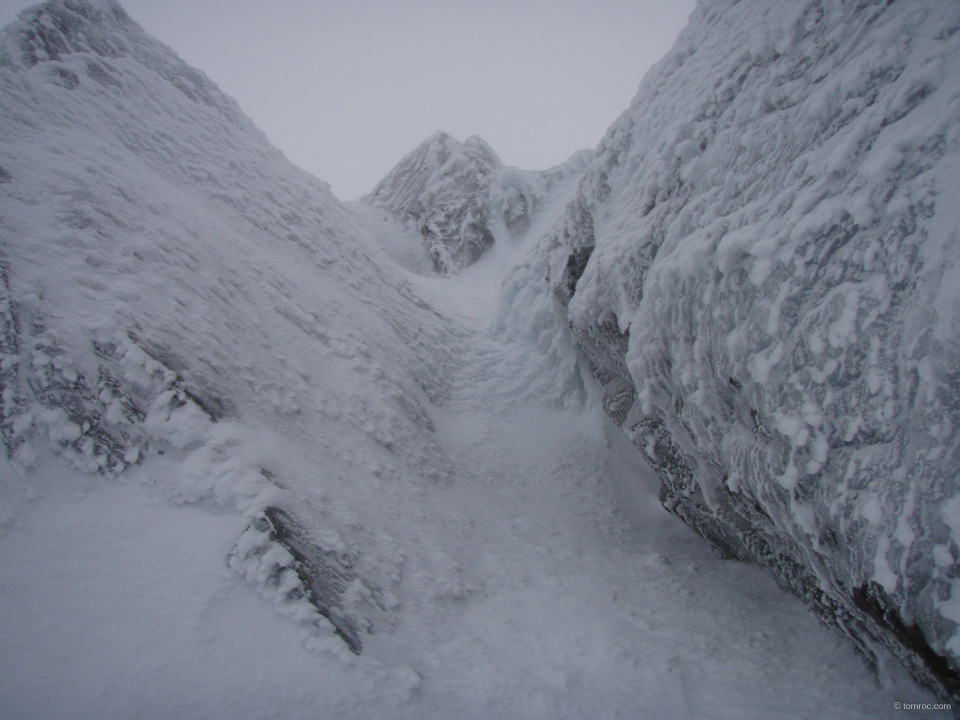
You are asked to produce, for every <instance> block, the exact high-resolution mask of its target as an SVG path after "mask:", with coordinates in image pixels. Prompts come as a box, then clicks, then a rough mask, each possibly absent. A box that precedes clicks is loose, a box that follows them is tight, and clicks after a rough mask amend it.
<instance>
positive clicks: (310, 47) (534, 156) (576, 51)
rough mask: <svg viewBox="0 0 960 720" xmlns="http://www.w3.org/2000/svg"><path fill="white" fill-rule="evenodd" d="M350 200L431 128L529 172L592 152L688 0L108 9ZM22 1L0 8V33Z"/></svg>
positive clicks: (197, 1) (183, 0)
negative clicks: (232, 101)
mask: <svg viewBox="0 0 960 720" xmlns="http://www.w3.org/2000/svg"><path fill="white" fill-rule="evenodd" d="M120 2H121V4H122V5H123V6H124V7H125V8H126V10H127V12H129V13H130V15H131V16H132V17H133V18H134V19H135V20H136V21H137V22H139V23H140V24H141V25H142V26H143V27H144V28H145V29H146V30H147V31H148V32H150V33H151V34H153V35H155V36H156V37H158V38H160V39H161V40H162V41H164V42H165V43H166V44H167V45H169V46H170V47H172V48H173V49H174V50H175V51H176V52H177V53H178V54H179V55H180V56H181V57H183V58H184V59H185V60H186V61H187V62H188V63H190V64H191V65H193V66H195V67H197V68H199V69H200V70H202V71H203V72H204V73H205V74H206V75H208V76H209V77H210V78H211V79H212V80H213V81H214V82H216V83H217V84H218V85H219V86H220V87H221V88H222V89H223V90H224V91H225V92H227V93H228V94H230V95H232V96H233V97H234V98H236V100H237V101H238V102H239V103H240V106H241V107H242V108H243V110H244V111H245V112H246V113H247V114H248V115H249V116H250V117H251V118H252V119H253V121H254V122H255V123H256V124H257V125H258V126H259V127H260V128H261V129H262V130H263V131H264V132H266V134H267V136H268V137H269V138H270V140H271V141H272V142H273V143H274V144H275V145H277V146H278V147H279V148H280V149H281V150H283V152H284V153H285V154H286V155H287V157H288V158H290V159H291V160H292V161H293V162H294V163H296V164H297V165H299V166H301V167H302V168H305V169H306V170H308V171H310V172H312V173H314V174H315V175H317V176H318V177H320V178H321V179H323V180H326V181H327V182H329V183H330V184H331V185H332V186H333V191H334V193H335V194H336V195H337V196H338V197H340V198H341V199H344V200H352V199H355V198H357V197H359V196H360V195H361V194H363V193H365V192H369V191H370V190H372V189H373V186H374V185H375V184H376V182H377V181H378V180H379V179H380V178H381V177H383V176H384V175H385V174H386V173H387V172H388V171H389V170H390V168H391V167H393V165H394V164H395V163H396V162H397V161H398V160H399V159H400V158H401V157H402V156H403V155H405V154H406V153H407V152H409V151H410V150H412V149H413V148H414V147H415V146H416V145H417V144H419V143H420V142H421V141H422V140H424V139H425V138H426V137H428V136H429V135H430V134H431V133H433V132H435V131H436V130H445V131H446V132H448V133H450V134H451V135H454V136H455V137H457V138H459V139H460V140H463V139H464V138H466V137H467V136H469V135H479V136H480V137H482V138H483V139H484V140H486V141H487V142H489V143H490V145H491V146H492V147H493V149H494V150H495V151H496V152H497V154H499V155H500V157H501V159H502V160H503V161H504V162H506V163H507V164H510V165H516V166H519V167H522V168H526V169H531V170H540V169H545V168H547V167H550V166H552V165H555V164H557V163H559V162H562V161H563V160H565V159H566V158H567V157H568V156H569V155H570V154H571V153H573V152H574V151H576V150H579V149H581V148H584V147H594V146H596V144H597V142H599V140H600V138H601V137H602V136H603V133H604V131H605V130H606V129H607V127H608V126H609V125H610V124H611V123H612V122H613V121H614V120H615V119H616V118H617V116H618V115H619V114H620V113H621V112H622V111H623V110H624V109H626V107H627V105H628V104H629V102H630V100H631V98H632V97H633V95H634V93H635V92H636V89H637V86H638V85H639V83H640V80H641V78H642V77H643V74H644V73H645V72H646V71H647V69H648V68H649V67H650V66H651V65H653V63H655V62H656V61H657V60H658V59H659V58H660V57H662V56H663V54H664V53H665V52H666V51H667V50H668V49H669V48H670V45H671V44H672V43H673V40H674V38H675V37H676V35H677V33H678V32H679V31H680V28H681V27H682V26H683V25H684V24H685V22H686V19H687V16H688V15H689V14H690V12H691V11H692V10H693V5H694V2H693V0H552V1H551V0H483V1H482V2H481V1H479V0H408V1H406V2H403V1H402V0H392V1H391V0H354V1H353V2H349V1H347V0H272V2H271V1H267V0H120ZM32 4H35V3H33V2H30V1H29V0H0V24H3V25H6V24H7V23H9V22H11V21H12V20H13V19H14V18H15V17H16V14H17V12H18V11H19V10H20V9H22V8H23V7H26V6H28V5H32Z"/></svg>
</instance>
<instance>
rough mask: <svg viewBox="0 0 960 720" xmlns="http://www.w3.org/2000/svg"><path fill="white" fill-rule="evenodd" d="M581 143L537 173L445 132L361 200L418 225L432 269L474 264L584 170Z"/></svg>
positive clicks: (517, 232) (524, 226)
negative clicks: (558, 162) (575, 150)
mask: <svg viewBox="0 0 960 720" xmlns="http://www.w3.org/2000/svg"><path fill="white" fill-rule="evenodd" d="M590 159H592V153H591V152H590V151H588V150H582V151H580V152H578V153H575V154H574V155H573V156H572V157H571V158H570V159H569V160H567V162H565V163H562V164H561V165H558V166H557V167H555V168H551V169H550V170H546V171H543V172H532V171H528V170H519V169H517V168H513V167H508V166H505V165H504V164H503V163H502V162H501V161H500V158H498V157H497V155H496V153H494V151H493V150H492V149H491V147H490V146H489V145H487V143H485V142H484V141H483V140H481V139H480V138H478V137H475V136H474V137H469V138H467V139H466V140H465V141H464V142H463V143H460V142H459V141H458V140H456V139H455V138H453V137H451V136H450V135H448V134H446V133H444V132H438V133H436V134H434V135H432V136H431V137H429V138H427V139H426V140H425V141H424V142H422V143H421V144H420V145H419V146H418V147H416V148H415V149H414V150H413V151H412V152H410V153H409V154H408V155H406V156H405V157H404V158H403V159H402V160H401V161H400V162H399V163H397V165H396V167H394V168H393V170H391V171H390V172H389V173H388V174H387V176H386V177H385V178H384V179H383V180H381V181H380V183H379V184H378V185H377V187H376V188H374V190H373V192H371V193H370V194H369V195H367V196H364V198H362V202H364V203H367V204H369V205H371V206H373V207H377V208H381V209H383V210H386V211H387V212H388V213H389V214H390V215H391V216H392V217H393V218H394V219H395V220H397V221H398V222H400V224H401V225H403V226H404V227H406V228H408V229H410V230H414V231H416V232H418V233H419V234H420V235H421V236H422V238H423V242H424V246H425V248H426V251H427V254H428V255H429V257H430V260H431V262H432V263H433V267H434V270H436V271H437V272H439V273H444V274H446V273H456V272H458V271H460V270H462V269H463V268H464V267H467V266H468V265H471V264H473V263H475V262H476V261H477V260H478V259H479V258H480V257H481V256H482V255H483V254H484V253H485V252H487V251H488V250H489V249H490V248H491V247H492V246H493V244H494V243H495V242H497V241H500V242H503V241H505V240H506V239H507V238H513V239H516V238H519V237H521V236H522V235H524V234H525V233H526V232H527V231H528V230H529V229H530V226H531V224H532V222H533V220H534V218H535V217H536V216H537V214H538V213H539V211H540V210H541V209H542V208H543V207H544V205H545V204H547V202H548V199H549V196H550V194H551V193H552V192H555V191H556V189H557V188H558V187H559V186H562V185H563V184H564V183H567V182H569V181H570V180H571V178H574V177H576V175H577V174H579V173H580V172H582V171H583V168H584V167H585V166H586V164H587V162H588V161H589V160H590Z"/></svg>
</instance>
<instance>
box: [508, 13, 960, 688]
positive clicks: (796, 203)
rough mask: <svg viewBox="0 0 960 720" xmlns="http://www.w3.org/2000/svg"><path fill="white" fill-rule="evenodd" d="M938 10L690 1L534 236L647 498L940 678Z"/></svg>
mask: <svg viewBox="0 0 960 720" xmlns="http://www.w3.org/2000/svg"><path fill="white" fill-rule="evenodd" d="M958 30H960V7H958V6H957V4H956V3H940V2H913V3H897V4H888V3H874V2H856V3H821V2H809V3H800V4H798V3H794V2H776V3H772V2H760V1H759V0H757V1H753V2H739V3H737V2H726V1H724V2H712V3H701V5H700V6H699V7H698V9H697V10H696V12H695V13H694V15H693V16H692V18H691V22H690V25H689V26H688V27H687V28H686V29H685V30H684V31H683V33H682V34H681V36H680V37H679V39H678V41H677V43H676V45H675V47H674V48H673V50H672V51H671V52H670V53H669V54H668V55H667V56H666V57H665V58H664V59H663V60H662V61H661V62H660V63H659V64H658V65H657V66H656V67H655V68H654V69H653V70H652V71H651V72H650V73H649V74H648V76H647V77H646V78H645V79H644V81H643V83H642V85H641V87H640V90H639V92H638V94H637V96H636V98H635V100H634V101H633V103H632V105H631V106H630V108H629V109H628V110H627V111H626V112H625V113H624V114H623V116H622V117H621V118H620V119H619V120H618V121H617V122H616V123H615V124H614V125H613V126H612V127H611V129H610V130H609V131H608V133H607V135H606V137H605V138H604V140H603V141H602V143H601V144H600V146H599V148H598V155H597V158H596V160H595V161H594V162H593V164H592V165H591V166H590V167H589V168H588V170H587V173H586V175H585V177H584V180H583V182H582V185H581V191H580V193H579V196H578V197H577V199H576V200H575V201H574V202H573V203H572V204H571V205H570V208H569V211H568V213H567V216H566V218H565V220H564V221H563V222H562V223H561V224H560V225H559V226H558V227H557V229H556V232H555V233H553V235H552V237H550V238H548V239H547V240H546V241H545V242H544V243H543V245H542V248H543V253H544V257H546V258H547V263H546V264H547V265H548V266H549V267H550V280H549V286H550V288H549V290H547V289H546V288H545V289H544V291H545V292H552V293H554V294H555V296H556V297H558V298H560V299H561V301H562V302H564V303H567V302H568V303H569V305H568V313H569V320H570V322H571V323H572V325H573V328H574V332H575V333H576V334H577V336H578V337H579V339H580V343H581V347H582V349H583V350H584V351H585V353H586V354H587V355H588V356H589V357H590V359H591V360H592V362H593V364H594V367H595V369H596V372H597V377H598V379H599V380H600V382H601V384H602V385H603V386H604V389H605V398H604V404H605V406H606V407H607V410H608V411H609V412H610V414H611V415H612V416H613V417H614V418H615V419H616V420H617V421H618V422H619V423H620V424H621V425H622V426H623V428H624V430H625V431H626V432H627V433H628V434H629V435H630V437H631V438H632V439H633V440H634V442H635V443H636V444H637V446H638V447H639V448H640V449H641V450H642V451H643V452H644V453H645V455H646V457H647V459H648V460H649V461H650V462H651V463H652V464H653V465H654V466H655V467H656V468H657V469H658V470H659V472H660V477H661V480H662V494H661V496H662V500H663V502H664V504H665V505H666V506H667V507H668V508H669V509H670V510H671V511H673V512H674V513H676V514H677V515H678V516H680V517H681V518H683V519H684V520H685V521H686V522H687V523H688V524H690V525H691V526H692V527H694V528H695V529H696V530H697V531H698V532H700V533H701V534H702V535H703V536H704V537H706V538H707V539H708V540H710V541H711V542H712V543H714V544H715V546H716V547H717V548H718V549H719V550H720V551H721V552H722V553H724V554H726V555H728V556H731V557H736V558H740V559H743V560H748V561H752V562H757V563H760V564H762V565H764V566H766V567H768V568H769V569H770V570H771V571H772V572H773V573H774V574H775V576H776V577H777V579H778V581H779V582H780V583H781V584H782V585H783V586H784V587H786V588H788V589H790V590H791V591H793V592H795V593H796V594H798V595H799V596H801V597H802V598H803V599H804V600H805V601H806V602H807V604H808V605H809V606H810V607H811V608H812V609H813V610H814V611H815V612H816V613H817V614H818V615H819V616H820V617H821V618H822V619H823V620H824V621H825V622H827V623H828V624H830V625H832V626H834V627H836V628H838V629H839V630H840V631H841V632H843V633H845V634H847V635H848V636H849V637H851V638H852V639H853V640H854V642H855V643H856V644H857V646H858V647H859V648H860V650H861V651H862V652H863V653H864V654H865V655H866V656H868V657H873V650H872V648H873V647H875V644H876V643H877V642H879V643H881V644H883V645H885V646H887V647H889V648H891V649H892V650H893V651H894V652H895V653H897V654H898V655H899V656H900V658H901V659H902V660H903V661H904V662H905V664H906V665H907V666H908V667H910V668H911V669H912V670H913V672H914V673H915V674H916V676H917V677H919V678H920V679H922V680H923V681H924V682H926V683H927V684H929V685H930V686H932V687H935V688H937V689H938V691H939V692H940V693H941V694H942V695H944V696H948V697H951V698H952V699H953V700H954V702H956V700H957V699H958V698H960V695H958V693H960V675H958V672H957V671H958V670H960V632H958V623H960V581H958V580H956V579H955V578H956V575H957V567H958V565H957V559H958V558H960V512H958V508H960V478H958V468H960V454H958V453H960V401H958V397H960V395H958V387H960V384H958V377H960V324H958V317H960V298H958V292H957V289H956V288H957V287H958V285H957V283H956V279H955V276H956V270H957V268H958V265H960V222H958V221H960V214H958V210H957V207H958V206H957V203H956V202H954V201H953V198H954V197H955V195H956V189H957V187H960V32H958ZM518 272H523V270H522V269H521V270H518ZM541 277H542V276H541Z"/></svg>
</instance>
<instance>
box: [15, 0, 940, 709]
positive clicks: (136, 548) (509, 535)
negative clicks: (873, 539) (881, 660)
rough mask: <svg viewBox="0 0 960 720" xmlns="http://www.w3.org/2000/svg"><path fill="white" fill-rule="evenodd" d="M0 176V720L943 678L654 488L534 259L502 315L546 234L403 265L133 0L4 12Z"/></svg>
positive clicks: (644, 701) (871, 689) (586, 698)
mask: <svg viewBox="0 0 960 720" xmlns="http://www.w3.org/2000/svg"><path fill="white" fill-rule="evenodd" d="M0 167H2V168H3V172H2V173H0V267H2V270H3V276H2V280H3V283H2V286H3V291H4V293H5V297H3V298H2V301H0V302H2V304H0V312H2V313H3V316H4V321H5V324H4V326H3V333H2V337H0V342H2V345H0V349H2V351H3V358H2V361H0V372H2V373H3V374H2V380H3V397H2V402H3V432H4V439H5V441H6V442H7V444H8V446H9V447H10V448H12V449H13V453H12V456H11V457H10V458H9V459H2V460H0V503H2V504H0V707H2V708H3V715H4V717H9V718H17V719H20V718H61V717H71V718H78V719H79V718H94V717H96V718H104V717H106V718H111V717H140V718H166V717H203V718H225V719H226V718H230V719H231V720H236V719H239V718H289V717H329V718H452V717H457V718H493V717H496V718H583V717H591V718H605V717H610V718H613V717H630V718H660V719H663V718H690V717H702V718H737V719H745V718H764V719H766V718H778V717H782V718H823V717H844V718H876V717H883V716H887V715H888V714H890V713H891V710H890V709H891V708H892V707H893V703H894V702H895V701H899V702H904V703H908V702H933V699H932V697H931V696H930V695H929V694H928V693H926V692H925V691H922V690H920V689H919V688H917V687H916V686H915V685H913V684H912V682H911V681H909V680H908V679H907V678H906V677H905V675H904V673H903V672H902V671H901V670H900V669H899V668H898V667H896V666H891V667H889V668H885V669H884V671H883V672H882V674H881V677H880V678H879V679H877V678H875V677H874V676H872V675H871V674H870V673H868V671H867V669H866V667H865V666H864V665H863V664H862V663H861V661H860V660H859V658H858V657H856V656H855V654H854V653H853V651H852V649H851V648H850V647H848V646H847V645H846V644H844V643H843V642H841V641H840V640H839V639H838V638H836V637H835V636H833V635H832V634H831V633H829V632H828V631H827V630H825V629H824V628H822V627H820V626H819V625H818V624H817V623H816V621H815V620H814V619H813V618H812V617H811V616H810V615H809V614H808V613H807V612H806V610H805V609H804V608H803V607H802V606H801V604H800V603H799V602H798V601H796V600H795V599H794V598H792V597H789V596H786V595H784V594H783V593H781V592H780V591H779V590H778V589H777V588H776V587H775V585H774V584H773V582H772V581H771V580H770V579H769V578H768V577H766V576H765V575H764V574H763V573H762V572H761V571H760V570H758V569H756V568H753V567H750V566H746V565H743V564H739V563H735V562H726V561H720V560H718V559H716V558H715V557H714V556H713V555H712V554H711V553H710V552H709V551H708V550H707V548H706V547H705V546H704V545H703V544H702V542H701V541H700V540H699V539H698V538H697V537H696V536H694V535H693V534H692V532H691V531H689V530H688V529H687V528H686V527H684V526H682V525H681V524H680V523H679V522H678V521H676V520H675V519H673V518H672V517H670V516H668V515H667V514H666V513H665V512H664V511H663V510H662V509H661V508H660V507H659V505H658V504H657V502H656V497H655V494H656V481H655V480H654V479H653V478H652V477H651V474H650V471H649V470H648V469H646V468H645V466H644V465H643V464H642V462H641V460H640V458H639V455H638V453H637V452H636V451H635V449H634V448H633V446H632V445H631V444H630V443H629V442H628V441H626V439H625V438H624V437H623V436H622V435H621V434H619V430H617V429H616V428H614V427H612V426H611V425H610V424H609V423H608V421H606V420H605V419H603V416H602V413H601V412H600V411H599V409H598V407H597V404H596V394H597V390H596V388H595V387H594V386H593V384H592V381H591V380H590V379H589V377H588V376H587V375H586V374H585V373H581V372H580V369H581V362H580V360H579V356H578V355H577V353H576V351H575V350H574V347H573V344H572V342H571V340H570V338H569V336H568V333H567V331H566V329H565V327H564V326H563V325H558V324H557V322H556V308H555V307H554V306H553V305H552V304H551V303H552V302H553V301H552V300H550V299H549V297H545V296H543V295H542V294H538V293H536V292H532V291H531V292H527V291H526V289H525V288H524V287H520V286H517V285H510V284H508V285H507V286H506V291H507V292H508V293H510V297H511V299H512V302H511V305H510V308H511V310H510V311H509V312H504V311H502V310H501V311H499V312H498V314H497V315H493V314H492V311H493V309H494V307H495V305H496V298H497V297H498V292H499V278H500V277H501V276H502V275H503V273H504V272H506V271H508V270H509V268H510V267H512V265H513V264H514V263H515V262H516V261H517V259H518V258H522V257H523V252H525V250H526V248H525V246H523V245H522V244H521V245H518V246H514V247H510V246H507V245H503V246H500V247H497V248H496V249H495V250H496V251H495V252H494V253H493V254H491V255H490V256H489V257H487V258H484V260H483V261H481V262H480V263H478V264H477V265H476V266H474V267H473V268H470V269H469V270H468V271H466V272H465V273H464V274H463V275H462V276H460V277H458V278H454V279H440V278H428V277H421V276H417V275H414V274H412V273H409V272H408V271H406V270H403V269H402V268H400V267H399V266H397V265H396V264H394V263H393V261H392V260H390V258H389V257H388V255H387V254H386V253H384V252H383V250H381V248H380V245H378V243H377V241H378V240H379V241H382V242H383V243H384V244H386V245H387V246H390V247H398V246H403V244H404V242H406V241H405V240H403V231H402V229H401V228H399V227H397V226H395V225H391V224H389V223H386V222H383V221H382V220H380V219H378V218H377V217H376V216H375V214H373V213H371V212H366V211H361V210H356V209H350V208H347V207H345V206H344V205H342V204H341V203H340V202H338V201H337V200H336V199H335V198H334V197H333V196H332V195H331V194H330V192H329V190H328V188H327V187H326V186H325V185H324V184H323V183H321V182H319V181H317V180H316V179H314V178H312V177H311V176H309V175H307V174H306V173H304V172H302V171H300V170H298V169H297V168H295V167H294V166H292V165H291V164H290V163H289V162H288V161H286V159H285V158H284V157H283V156H282V154H281V153H279V152H278V151H277V150H275V149H274V148H272V147H271V146H269V144H268V143H267V142H266V140H265V138H264V136H263V135H262V133H260V132H259V131H258V130H257V129H256V128H255V127H253V126H252V124H251V123H250V121H249V120H248V119H247V118H246V117H245V116H244V115H243V113H242V112H241V111H240V110H239V108H237V106H236V104H235V103H233V101H231V100H230V99H229V98H227V97H226V96H224V95H223V94H222V93H221V92H220V91H219V90H218V89H217V88H216V87H215V86H214V85H213V84H212V83H211V82H210V81H209V80H207V79H206V78H205V77H204V76H203V75H202V73H199V72H198V71H196V70H193V69H191V68H189V67H187V66H186V65H184V64H183V63H182V62H181V61H180V60H179V59H178V58H177V57H176V56H175V55H174V54H173V53H172V52H171V51H169V50H168V49H167V48H165V47H164V46H163V45H162V44H161V43H159V42H158V41H156V40H154V39H153V38H151V37H149V36H147V35H146V34H144V33H143V32H142V30H141V29H140V28H139V27H138V26H137V25H136V24H135V23H133V22H132V21H131V20H130V19H129V18H128V17H127V16H126V15H125V14H124V13H123V11H122V10H121V9H120V8H119V6H118V5H116V4H115V3H113V2H109V1H107V0H104V1H102V2H83V3H81V2H77V1H76V0H54V2H51V3H48V4H47V5H45V6H43V7H42V8H41V9H38V10H31V11H28V12H26V13H25V14H24V15H22V16H21V18H20V20H19V21H18V23H16V24H14V25H12V26H10V27H9V28H7V29H6V30H5V31H4V32H3V34H2V36H0ZM562 208H563V203H562V202H559V203H558V204H557V205H556V206H555V207H553V209H546V210H545V211H544V219H543V222H544V223H545V224H547V223H548V222H552V221H554V220H556V217H557V215H558V214H559V213H560V212H561V211H562ZM515 276H516V275H515V274H514V277H515ZM268 506H279V507H282V508H283V509H284V510H285V511H286V512H288V513H290V514H291V516H294V517H295V518H296V519H297V520H298V521H299V522H300V523H302V524H303V525H304V526H305V527H306V528H307V529H308V531H309V533H310V535H311V537H312V538H313V539H314V540H315V541H316V542H318V543H320V544H322V545H323V547H325V548H328V549H330V550H331V551H332V552H335V553H336V554H337V555H338V557H340V558H341V559H342V560H343V562H344V563H345V564H347V565H349V566H350V567H351V568H352V569H353V571H354V572H355V574H356V580H355V582H354V583H353V584H352V585H351V586H350V588H349V589H348V591H347V592H346V593H345V597H344V605H345V608H346V610H347V612H348V613H349V614H350V616H351V617H352V618H354V619H355V620H356V621H357V623H358V625H359V626H360V627H361V628H363V630H364V632H363V634H362V640H363V651H362V653H361V654H360V655H355V654H352V653H351V652H349V650H348V649H347V646H346V644H345V643H344V642H343V641H342V640H341V639H340V638H339V637H338V636H337V635H336V634H335V633H334V628H333V626H332V625H331V624H330V623H329V622H328V621H327V620H326V619H324V618H323V617H321V616H319V615H318V614H317V612H316V610H315V609H314V608H313V607H312V606H310V605H309V604H308V603H306V602H305V601H304V600H303V599H302V598H298V597H297V594H296V593H295V592H293V590H294V589H295V588H294V585H295V582H294V581H295V578H292V577H291V575H290V573H289V572H287V569H288V568H289V564H290V557H289V554H285V551H284V550H283V548H282V547H280V546H279V545H277V544H276V543H274V544H272V545H271V544H270V543H269V542H268V541H266V540H265V539H264V537H263V536H262V535H261V534H258V532H257V531H256V529H255V528H251V521H252V520H254V519H256V518H257V517H259V516H260V515H261V514H262V512H263V510H264V509H265V508H266V507H268ZM896 716H897V717H905V716H909V714H908V713H902V714H897V715H896ZM922 716H923V717H935V716H936V713H933V712H926V713H923V714H922Z"/></svg>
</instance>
